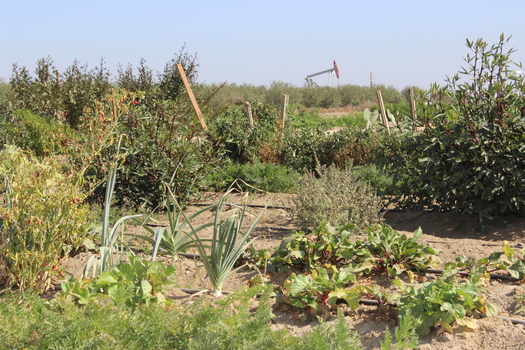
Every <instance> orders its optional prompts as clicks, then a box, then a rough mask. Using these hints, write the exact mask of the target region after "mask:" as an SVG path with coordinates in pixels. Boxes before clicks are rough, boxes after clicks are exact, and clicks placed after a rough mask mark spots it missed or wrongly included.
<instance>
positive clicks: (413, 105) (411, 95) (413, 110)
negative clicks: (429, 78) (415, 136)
mask: <svg viewBox="0 0 525 350" xmlns="http://www.w3.org/2000/svg"><path fill="white" fill-rule="evenodd" d="M408 91H409V96H408V99H409V101H410V115H412V120H413V121H414V126H413V128H412V130H413V131H416V129H417V128H416V120H417V114H416V101H415V100H414V89H412V88H410V89H409V90H408Z"/></svg>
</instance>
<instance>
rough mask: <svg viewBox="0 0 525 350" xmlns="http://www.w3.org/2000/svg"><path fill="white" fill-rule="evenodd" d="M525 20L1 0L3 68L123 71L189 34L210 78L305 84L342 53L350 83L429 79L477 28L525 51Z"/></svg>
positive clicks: (324, 7)
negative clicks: (51, 65) (50, 65)
mask: <svg viewBox="0 0 525 350" xmlns="http://www.w3.org/2000/svg"><path fill="white" fill-rule="evenodd" d="M524 23H525V3H523V2H522V1H517V0H513V1H511V0H498V1H495V0H493V1H486V0H476V1H474V0H455V1H450V0H440V1H437V0H436V1H426V0H419V1H409V0H406V1H402V0H399V1H394V0H391V1H386V0H385V1H381V0H378V1H351V0H348V1H335V0H324V1H309V0H302V1H295V0H293V1H292V0H290V1H286V0H281V1H274V0H266V1H250V0H244V1H209V0H207V1H189V0H186V1H179V0H172V1H164V0H151V1H121V0H104V1H102V0H93V1H84V0H70V1H65V0H62V1H59V0H47V1H41V0H39V1H37V0H16V1H14V0H9V1H8V0H0V33H1V34H0V77H1V78H5V79H6V80H7V79H9V78H10V76H11V71H12V64H13V63H17V64H18V65H19V66H27V68H28V69H29V70H30V71H31V72H32V71H33V70H34V67H35V63H36V61H37V60H38V59H39V58H42V57H47V56H51V57H52V58H53V59H54V61H55V64H56V67H57V68H58V69H59V70H61V71H62V70H64V69H65V68H66V67H67V66H69V65H70V64H72V63H73V60H74V59H75V58H76V59H78V60H79V61H80V62H81V63H86V62H87V63H88V65H89V67H91V68H93V67H95V66H97V65H98V64H99V62H100V59H101V58H104V59H105V61H106V66H107V67H108V68H109V70H110V72H111V73H113V74H114V75H115V74H116V73H117V66H118V64H119V63H121V64H123V65H124V66H127V64H128V63H131V64H132V65H133V66H134V67H136V66H137V65H138V63H139V60H140V58H144V59H145V60H146V63H147V65H148V66H149V67H150V68H152V69H153V70H154V71H161V70H162V69H163V68H164V65H165V63H166V62H168V61H169V60H170V59H171V58H172V57H173V55H174V54H175V53H177V52H178V51H179V49H180V48H181V46H182V45H183V44H184V43H186V47H187V49H188V51H189V52H190V53H195V52H196V53H197V56H198V61H199V64H200V69H199V79H198V80H199V82H204V83H215V82H229V83H238V84H242V83H248V84H254V85H269V84H270V83H271V82H272V81H282V82H285V83H291V84H293V85H296V86H303V84H304V78H305V77H306V75H308V74H312V73H316V72H319V71H322V70H325V69H329V68H331V67H332V62H333V60H336V61H337V63H338V65H339V68H340V71H341V80H340V83H341V84H356V85H368V84H369V79H368V78H369V74H370V73H371V72H372V74H373V76H374V83H376V84H385V85H393V86H395V87H397V88H399V89H402V88H404V87H406V86H408V85H416V86H420V87H422V88H427V87H428V86H429V85H430V84H431V83H433V82H437V83H439V84H443V83H444V79H445V77H446V76H447V75H453V74H454V73H456V72H457V71H458V70H459V69H460V68H461V66H462V65H463V59H462V57H463V56H465V55H466V54H467V53H468V52H469V51H468V49H467V48H466V46H465V39H466V38H469V39H478V38H483V39H485V40H486V41H488V42H489V43H495V42H496V41H497V40H498V38H499V35H500V34H501V33H505V34H506V35H512V36H513V38H512V40H511V42H510V45H509V48H510V47H514V48H515V49H517V52H516V53H515V54H514V56H513V57H514V60H516V61H522V60H523V61H525V24H524ZM315 79H316V80H317V82H318V83H320V84H322V85H326V84H327V83H328V75H323V76H319V77H316V78H315Z"/></svg>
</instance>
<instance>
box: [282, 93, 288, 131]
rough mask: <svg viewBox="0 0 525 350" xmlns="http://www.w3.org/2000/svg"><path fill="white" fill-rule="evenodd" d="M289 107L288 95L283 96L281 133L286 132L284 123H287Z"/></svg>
mask: <svg viewBox="0 0 525 350" xmlns="http://www.w3.org/2000/svg"><path fill="white" fill-rule="evenodd" d="M287 106H288V95H283V99H282V105H281V132H283V131H284V122H285V121H286V107H287Z"/></svg>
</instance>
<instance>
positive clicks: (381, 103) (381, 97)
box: [377, 90, 390, 135]
mask: <svg viewBox="0 0 525 350" xmlns="http://www.w3.org/2000/svg"><path fill="white" fill-rule="evenodd" d="M377 100H378V101H379V110H380V111H381V119H382V120H383V124H385V126H386V133H387V134H388V135H390V128H389V126H388V119H387V117H386V112H385V104H384V103H383V95H381V91H379V90H377Z"/></svg>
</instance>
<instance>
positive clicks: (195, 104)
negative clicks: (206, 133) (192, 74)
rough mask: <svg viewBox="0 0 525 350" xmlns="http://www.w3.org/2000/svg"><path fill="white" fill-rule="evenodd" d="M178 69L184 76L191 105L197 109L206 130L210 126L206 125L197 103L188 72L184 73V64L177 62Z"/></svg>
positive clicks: (196, 111) (196, 112) (183, 80)
mask: <svg viewBox="0 0 525 350" xmlns="http://www.w3.org/2000/svg"><path fill="white" fill-rule="evenodd" d="M177 69H178V70H179V74H180V77H181V78H182V82H183V83H184V86H185V87H186V93H187V94H188V97H189V98H190V102H191V105H192V106H193V109H194V110H195V114H197V118H199V121H200V122H201V126H202V128H203V129H204V130H208V126H207V125H206V122H205V121H204V118H203V116H202V112H201V109H200V108H199V105H198V104H197V100H196V99H195V95H194V94H193V90H192V89H191V85H190V82H189V81H188V78H187V77H186V73H184V68H182V64H180V63H177Z"/></svg>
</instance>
